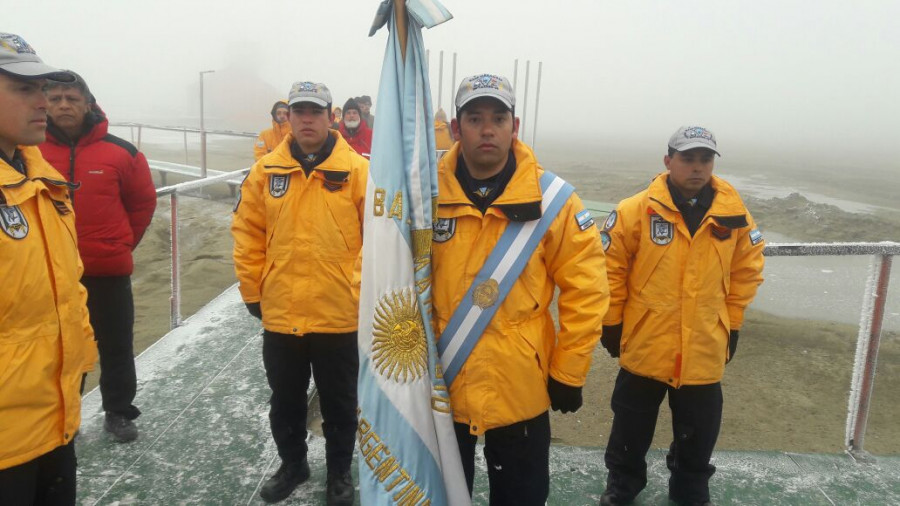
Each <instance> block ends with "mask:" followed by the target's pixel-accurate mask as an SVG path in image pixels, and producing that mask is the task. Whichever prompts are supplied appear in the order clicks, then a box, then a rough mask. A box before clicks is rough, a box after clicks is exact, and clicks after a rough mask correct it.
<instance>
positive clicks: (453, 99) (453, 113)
mask: <svg viewBox="0 0 900 506" xmlns="http://www.w3.org/2000/svg"><path fill="white" fill-rule="evenodd" d="M456 84H457V83H456V53H455V52H454V53H453V74H452V75H451V76H450V118H451V119H452V118H455V117H456V97H455V96H454V95H453V90H455V89H456Z"/></svg>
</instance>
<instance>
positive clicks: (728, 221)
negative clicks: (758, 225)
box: [712, 214, 748, 229]
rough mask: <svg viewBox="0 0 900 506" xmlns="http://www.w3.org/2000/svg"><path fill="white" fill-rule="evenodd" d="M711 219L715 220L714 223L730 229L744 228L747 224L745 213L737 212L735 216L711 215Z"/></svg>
mask: <svg viewBox="0 0 900 506" xmlns="http://www.w3.org/2000/svg"><path fill="white" fill-rule="evenodd" d="M712 219H714V220H716V223H718V224H719V225H722V226H723V227H728V228H731V229H734V228H744V227H746V226H747V225H748V223H747V215H746V214H739V215H737V216H713V217H712Z"/></svg>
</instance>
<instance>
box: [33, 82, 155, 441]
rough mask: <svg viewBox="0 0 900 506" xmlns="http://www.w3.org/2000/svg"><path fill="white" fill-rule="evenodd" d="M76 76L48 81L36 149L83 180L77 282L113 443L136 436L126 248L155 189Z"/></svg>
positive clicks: (147, 215) (146, 220)
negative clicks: (43, 135)
mask: <svg viewBox="0 0 900 506" xmlns="http://www.w3.org/2000/svg"><path fill="white" fill-rule="evenodd" d="M72 74H75V73H74V72H72ZM75 75H76V80H75V81H74V82H72V83H60V82H53V81H50V82H48V84H47V88H46V93H47V99H48V101H49V108H48V110H47V112H48V115H49V119H48V127H47V140H46V141H45V142H44V143H43V144H41V145H40V148H41V151H42V152H43V154H44V158H46V159H47V161H48V162H50V164H51V165H53V166H54V167H55V168H56V170H58V171H59V172H60V174H62V175H63V176H64V177H65V178H66V179H68V180H69V181H70V182H73V183H80V184H81V188H80V189H79V191H78V192H75V194H74V195H73V196H72V199H73V201H74V205H75V228H76V230H77V232H78V250H79V253H80V255H81V259H82V261H83V262H84V276H83V277H82V278H81V283H82V284H83V285H84V286H85V288H87V291H88V302H87V305H88V310H89V311H90V316H91V325H92V326H93V327H94V331H95V335H96V338H97V347H98V349H99V351H100V368H101V372H100V394H101V395H102V397H103V410H104V411H105V412H106V419H105V423H104V428H105V429H106V431H107V432H109V433H110V434H111V435H112V437H113V438H114V439H116V440H117V441H119V442H128V441H133V440H134V439H135V438H137V435H138V431H137V427H135V425H134V422H133V420H134V419H135V418H137V417H138V416H139V415H140V414H141V412H140V410H138V408H137V407H135V406H134V405H133V404H132V402H133V401H134V396H135V393H136V389H137V376H136V374H135V369H134V346H133V341H134V334H133V328H134V299H133V298H132V294H131V273H132V271H133V270H134V261H133V259H132V256H131V252H132V251H133V250H134V248H135V247H136V246H137V245H138V243H139V242H140V240H141V237H142V236H143V235H144V231H145V230H147V226H148V225H149V224H150V219H151V218H152V217H153V211H154V209H155V208H156V191H155V189H154V187H153V180H152V178H151V176H150V167H149V166H148V165H147V159H146V158H144V155H143V154H142V153H141V152H140V151H138V150H137V149H136V148H135V147H134V146H133V145H131V144H130V143H128V142H126V141H124V140H122V139H120V138H118V137H116V136H113V135H110V134H109V133H107V127H108V125H109V123H108V122H107V120H106V116H105V115H104V114H103V111H102V110H101V109H100V108H99V107H98V106H97V104H96V101H95V100H94V96H93V95H92V94H91V92H90V89H89V88H88V86H87V83H85V81H84V79H82V78H81V76H78V75H77V74H75Z"/></svg>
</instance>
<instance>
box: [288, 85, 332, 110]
mask: <svg viewBox="0 0 900 506" xmlns="http://www.w3.org/2000/svg"><path fill="white" fill-rule="evenodd" d="M301 102H309V103H312V104H316V105H318V106H321V107H331V91H330V90H329V89H328V86H325V85H324V84H322V83H312V82H309V81H298V82H296V83H294V85H293V86H291V92H290V93H289V94H288V105H294V104H299V103H301Z"/></svg>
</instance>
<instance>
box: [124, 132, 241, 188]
mask: <svg viewBox="0 0 900 506" xmlns="http://www.w3.org/2000/svg"><path fill="white" fill-rule="evenodd" d="M109 125H110V126H114V127H121V128H129V129H131V142H133V143H135V144H137V148H138V149H141V134H142V133H143V131H144V129H145V128H146V129H148V130H164V131H167V132H181V133H182V134H183V135H184V163H185V164H187V163H188V152H189V150H188V138H187V134H188V133H191V134H200V160H201V163H200V177H204V178H205V177H206V175H207V174H206V137H207V136H208V135H209V134H212V135H223V136H227V137H245V138H251V139H255V138H257V137H258V136H259V133H253V132H239V131H236V130H206V129H202V128H193V127H185V126H163V125H148V124H146V123H131V122H117V123H110V124H109ZM135 129H137V138H135V136H134V131H135Z"/></svg>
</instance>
